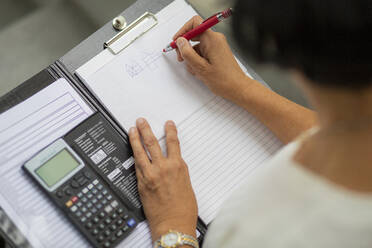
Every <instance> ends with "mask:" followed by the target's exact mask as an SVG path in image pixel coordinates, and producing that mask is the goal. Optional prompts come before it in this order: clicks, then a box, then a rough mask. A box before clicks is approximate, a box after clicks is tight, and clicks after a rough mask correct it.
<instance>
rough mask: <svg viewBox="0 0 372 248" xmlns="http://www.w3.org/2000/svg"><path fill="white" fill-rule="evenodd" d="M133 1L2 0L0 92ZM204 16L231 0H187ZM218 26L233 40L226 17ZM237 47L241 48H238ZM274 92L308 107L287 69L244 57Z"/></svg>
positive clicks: (46, 64) (55, 57)
mask: <svg viewBox="0 0 372 248" xmlns="http://www.w3.org/2000/svg"><path fill="white" fill-rule="evenodd" d="M134 2H135V0H105V1H102V0H0V44H1V47H0V75H1V77H0V96H1V95H3V94H5V93H6V92H8V91H9V90H11V89H13V88H14V87H16V86H17V85H18V84H20V83H22V82H23V81H24V80H26V79H28V78H29V77H31V76H32V75H34V74H35V73H37V72H39V71H40V70H42V69H43V68H45V67H46V66H48V65H49V64H51V63H53V62H54V61H55V60H57V59H58V58H60V57H61V56H63V55H64V54H65V53H66V52H68V51H69V50H70V49H71V48H73V47H74V46H75V45H77V44H78V43H79V42H81V41H82V40H84V39H85V38H86V37H88V36H89V35H90V34H91V33H93V32H94V31H95V30H97V29H98V28H100V27H101V26H102V25H104V24H105V23H106V22H108V21H111V19H112V18H113V17H115V16H116V15H118V14H119V13H120V12H122V10H124V9H125V8H127V7H128V6H129V5H131V4H132V3H134ZM189 2H190V3H191V4H192V5H193V6H194V7H195V8H196V9H197V11H199V13H200V14H201V15H203V16H205V17H207V16H210V15H212V14H214V13H215V12H217V11H219V10H222V9H224V8H226V7H230V6H233V4H234V1H233V0H230V1H228V0H189ZM217 30H218V31H221V32H223V33H225V35H226V36H227V37H228V39H229V40H230V44H231V45H232V46H233V47H234V48H235V45H234V43H233V41H231V29H230V21H228V22H225V23H221V24H219V25H218V26H217ZM236 51H239V50H236ZM246 59H247V61H248V62H249V64H250V65H251V67H252V68H253V69H254V70H255V71H256V72H257V73H258V74H259V75H260V76H261V77H262V78H263V79H264V80H265V81H266V82H267V83H268V84H269V85H270V86H271V88H272V89H273V90H275V91H276V92H278V93H279V94H281V95H284V96H286V97H288V98H289V99H291V100H293V101H295V102H297V103H300V104H302V105H307V104H306V101H305V100H304V98H303V97H302V95H301V94H300V93H299V91H298V89H297V88H296V87H295V86H294V85H293V84H291V78H290V76H289V75H288V74H287V73H286V72H281V71H279V70H278V68H275V67H272V66H260V65H256V64H254V63H253V62H252V61H251V60H250V59H249V58H246Z"/></svg>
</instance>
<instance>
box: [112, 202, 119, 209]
mask: <svg viewBox="0 0 372 248" xmlns="http://www.w3.org/2000/svg"><path fill="white" fill-rule="evenodd" d="M111 206H112V207H113V208H117V206H119V203H118V202H117V201H116V200H115V201H113V202H111Z"/></svg>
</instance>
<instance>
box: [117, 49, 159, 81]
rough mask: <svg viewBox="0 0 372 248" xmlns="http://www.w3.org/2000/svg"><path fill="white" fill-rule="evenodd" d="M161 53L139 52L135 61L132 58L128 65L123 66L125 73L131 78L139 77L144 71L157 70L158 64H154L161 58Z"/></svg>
mask: <svg viewBox="0 0 372 248" xmlns="http://www.w3.org/2000/svg"><path fill="white" fill-rule="evenodd" d="M162 56H163V55H162V52H161V51H150V50H147V51H141V52H139V53H138V56H134V57H136V59H134V58H132V59H131V60H130V61H128V63H126V64H125V65H124V67H125V71H126V72H127V73H128V75H129V76H130V77H131V78H135V77H137V76H139V75H140V74H141V73H142V72H143V71H144V70H145V69H148V70H151V71H155V70H156V69H158V64H157V63H156V62H157V61H158V60H159V59H160V58H162Z"/></svg>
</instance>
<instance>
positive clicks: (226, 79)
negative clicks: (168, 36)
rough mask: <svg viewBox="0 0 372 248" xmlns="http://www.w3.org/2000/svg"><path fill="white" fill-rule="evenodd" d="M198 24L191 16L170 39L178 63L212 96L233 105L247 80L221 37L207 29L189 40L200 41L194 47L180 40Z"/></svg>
mask: <svg viewBox="0 0 372 248" xmlns="http://www.w3.org/2000/svg"><path fill="white" fill-rule="evenodd" d="M202 22H203V19H202V18H201V17H200V16H194V17H193V18H192V19H191V20H189V21H188V22H187V23H186V24H185V25H184V26H183V27H182V28H181V29H180V30H179V31H178V32H177V33H176V34H175V35H174V37H173V39H174V40H176V39H177V41H176V42H177V46H178V49H177V54H178V60H179V61H180V62H182V61H184V62H185V63H186V64H187V69H188V71H189V72H190V73H191V74H193V75H195V76H196V77H197V78H198V79H200V80H201V81H203V82H204V83H205V84H206V85H207V86H208V87H209V89H210V90H211V91H212V92H214V93H215V94H216V95H219V96H222V97H224V98H226V99H228V100H231V101H233V102H237V101H238V99H239V97H240V96H241V93H242V91H243V89H244V87H245V86H246V85H247V78H248V77H247V76H246V75H245V73H244V72H243V71H242V69H241V68H240V66H239V64H238V63H237V62H236V60H235V57H234V55H233V53H232V52H231V50H230V47H229V45H228V43H227V41H226V38H225V36H224V35H223V34H221V33H218V32H214V31H212V30H210V29H209V30H207V31H205V32H204V33H203V34H201V35H199V36H198V37H196V38H195V39H193V41H199V42H200V44H198V45H196V46H194V47H192V46H191V44H190V43H189V42H188V41H187V40H186V39H185V38H183V37H181V36H182V35H183V34H185V33H186V32H188V31H190V30H191V29H193V28H194V27H196V26H198V25H200V23H202Z"/></svg>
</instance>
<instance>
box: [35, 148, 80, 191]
mask: <svg viewBox="0 0 372 248" xmlns="http://www.w3.org/2000/svg"><path fill="white" fill-rule="evenodd" d="M79 165H80V163H79V161H77V160H76V159H75V157H74V156H73V155H72V154H71V153H70V152H69V151H68V150H67V149H66V148H65V149H63V150H61V151H60V152H59V153H57V154H56V155H55V156H54V157H52V158H51V159H49V160H48V161H47V162H46V163H44V164H43V165H42V166H40V167H39V168H37V169H36V171H35V172H36V174H37V175H38V176H39V177H40V178H41V179H42V180H43V181H44V182H45V183H46V184H47V185H48V186H49V187H52V186H53V185H55V184H56V183H58V182H59V181H60V180H61V179H63V178H64V177H65V176H66V175H67V174H69V173H70V172H71V171H73V170H74V169H75V168H77V167H78V166H79Z"/></svg>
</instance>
